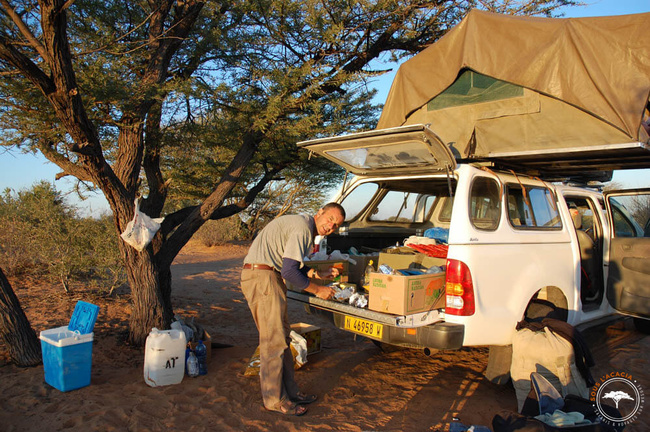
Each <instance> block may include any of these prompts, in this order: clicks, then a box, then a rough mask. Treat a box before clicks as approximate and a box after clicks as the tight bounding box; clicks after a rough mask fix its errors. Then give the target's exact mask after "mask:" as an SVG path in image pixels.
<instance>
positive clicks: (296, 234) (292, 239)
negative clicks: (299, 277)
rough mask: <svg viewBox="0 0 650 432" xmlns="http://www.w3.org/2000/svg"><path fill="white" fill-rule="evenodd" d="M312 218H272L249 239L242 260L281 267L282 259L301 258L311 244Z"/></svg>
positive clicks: (312, 240) (299, 216) (309, 248)
mask: <svg viewBox="0 0 650 432" xmlns="http://www.w3.org/2000/svg"><path fill="white" fill-rule="evenodd" d="M314 227H315V225H314V218H313V217H312V216H306V215H286V216H280V217H279V218H277V219H274V220H272V221H271V222H270V223H269V224H268V225H267V226H266V227H264V229H263V230H262V231H260V233H259V234H258V235H257V237H255V240H253V244H251V247H250V249H249V250H248V255H246V258H244V263H245V264H266V265H270V266H272V267H273V268H275V269H276V270H277V271H281V270H282V259H283V258H290V259H292V260H295V261H298V262H300V263H302V262H303V258H304V257H305V256H306V255H308V254H309V253H310V252H311V250H312V248H313V247H314Z"/></svg>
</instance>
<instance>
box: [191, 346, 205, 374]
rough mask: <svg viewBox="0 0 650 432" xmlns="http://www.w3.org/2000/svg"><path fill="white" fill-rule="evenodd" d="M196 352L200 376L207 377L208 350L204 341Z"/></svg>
mask: <svg viewBox="0 0 650 432" xmlns="http://www.w3.org/2000/svg"><path fill="white" fill-rule="evenodd" d="M194 351H195V353H196V358H197V360H198V362H199V375H206V374H207V373H208V349H207V348H206V346H205V345H204V344H203V341H199V343H198V344H197V345H196V348H195V350H194Z"/></svg>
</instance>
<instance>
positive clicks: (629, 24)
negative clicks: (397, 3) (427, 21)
mask: <svg viewBox="0 0 650 432" xmlns="http://www.w3.org/2000/svg"><path fill="white" fill-rule="evenodd" d="M649 29H650V13H645V14H635V15H624V16H612V17H596V18H568V19H553V18H531V17H516V16H504V15H498V14H493V13H488V12H483V11H478V10H474V11H472V12H470V13H469V14H468V15H467V17H466V18H465V19H464V20H463V21H462V22H461V23H460V24H459V25H458V26H456V27H455V28H453V29H451V30H450V31H449V32H448V33H447V34H446V35H445V36H443V37H442V38H441V39H440V40H439V41H438V42H436V43H435V44H433V45H431V46H430V47H428V48H427V49H425V50H424V51H422V52H421V53H419V54H418V55H416V56H415V57H413V58H412V59H410V60H408V61H407V62H405V63H404V64H403V65H402V66H401V67H400V68H399V70H398V72H397V75H396V77H395V80H394V82H393V85H392V87H391V90H390V93H389V95H388V99H387V101H386V104H385V107H384V110H383V112H382V115H381V118H380V120H379V123H378V125H377V128H378V129H383V128H390V127H396V126H401V125H408V124H416V123H425V124H427V123H430V124H431V126H430V127H431V129H432V130H434V131H435V132H436V133H437V134H438V135H439V136H440V137H441V139H442V140H443V142H445V143H447V144H448V145H449V146H450V148H451V149H452V151H454V153H455V154H456V155H457V156H460V157H470V158H471V157H489V156H490V155H493V154H497V153H499V152H501V153H503V152H513V151H523V152H530V151H539V150H545V151H552V150H553V149H563V148H580V147H588V146H603V145H609V144H619V143H627V142H642V143H644V142H646V141H647V140H648V134H647V133H646V132H645V130H644V129H643V128H642V127H641V122H642V121H643V119H644V116H647V111H645V112H644V110H645V109H646V108H645V107H646V105H647V103H648V97H649V95H650V30H649ZM464 69H471V70H473V71H476V72H478V73H479V74H482V75H485V76H488V77H492V78H496V79H498V80H501V81H505V82H506V83H512V84H516V85H517V86H521V87H523V89H522V88H520V89H519V91H520V92H519V93H518V94H516V95H515V97H509V98H505V99H497V100H491V101H488V102H481V101H479V102H478V103H475V104H465V105H460V106H449V107H444V106H443V107H442V108H441V107H438V106H436V105H435V104H432V103H430V102H431V101H432V99H433V98H434V97H435V96H437V95H439V94H440V93H442V92H443V91H444V90H445V89H447V88H448V87H449V86H450V85H452V83H454V82H455V81H456V80H457V78H458V77H459V74H460V73H461V71H463V70H464ZM472 79H473V78H472Z"/></svg>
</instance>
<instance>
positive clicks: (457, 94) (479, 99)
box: [427, 69, 524, 111]
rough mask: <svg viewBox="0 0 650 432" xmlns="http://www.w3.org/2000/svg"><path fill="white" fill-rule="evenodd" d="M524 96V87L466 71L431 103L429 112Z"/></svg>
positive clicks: (428, 106) (428, 105) (428, 108)
mask: <svg viewBox="0 0 650 432" xmlns="http://www.w3.org/2000/svg"><path fill="white" fill-rule="evenodd" d="M523 95H524V88H523V87H520V86H518V85H514V84H510V83H507V82H505V81H500V80H497V79H494V78H491V77H489V76H486V75H481V74H479V73H476V72H474V71H473V70H469V69H466V70H465V71H463V72H462V73H461V74H460V76H459V77H458V78H457V79H456V81H454V83H453V84H452V85H450V86H449V87H447V89H445V90H444V91H443V92H442V93H440V94H439V95H438V96H436V97H434V98H433V99H431V100H430V101H429V103H428V104H427V110H429V111H435V110H439V109H443V108H451V107H455V106H463V105H474V104H478V103H483V102H491V101H496V100H502V99H511V98H515V97H521V96H523Z"/></svg>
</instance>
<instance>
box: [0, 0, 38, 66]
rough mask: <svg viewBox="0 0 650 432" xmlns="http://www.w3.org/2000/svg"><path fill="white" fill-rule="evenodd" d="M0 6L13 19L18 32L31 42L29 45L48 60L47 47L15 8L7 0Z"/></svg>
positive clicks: (2, 0)
mask: <svg viewBox="0 0 650 432" xmlns="http://www.w3.org/2000/svg"><path fill="white" fill-rule="evenodd" d="M0 5H2V6H3V7H4V9H5V12H7V15H9V17H11V20H12V21H13V22H14V24H16V27H18V30H19V31H20V33H21V34H22V35H23V36H25V39H27V41H28V42H29V44H30V45H31V46H32V47H33V48H34V49H35V50H36V52H38V53H39V54H40V56H41V57H43V58H44V59H47V58H48V57H47V51H46V50H45V47H44V46H43V44H41V43H40V42H39V41H38V39H36V37H35V36H34V34H33V33H32V31H31V30H30V29H29V27H27V25H26V24H25V22H24V21H23V20H22V19H21V18H20V16H19V15H18V14H17V13H16V11H15V10H14V8H13V6H11V5H10V4H9V2H8V1H7V0H0Z"/></svg>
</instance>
